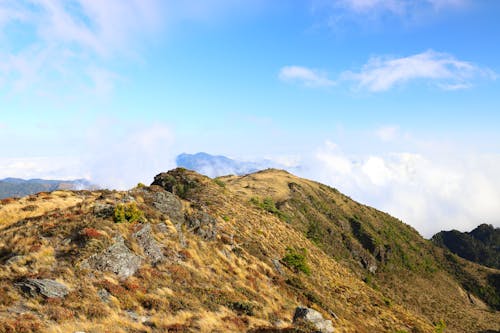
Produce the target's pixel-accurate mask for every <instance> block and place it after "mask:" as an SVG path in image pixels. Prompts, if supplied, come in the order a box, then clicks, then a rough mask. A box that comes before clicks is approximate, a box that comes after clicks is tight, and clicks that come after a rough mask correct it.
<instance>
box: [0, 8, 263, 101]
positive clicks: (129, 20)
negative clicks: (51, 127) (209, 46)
mask: <svg viewBox="0 0 500 333" xmlns="http://www.w3.org/2000/svg"><path fill="white" fill-rule="evenodd" d="M257 2H258V3H259V4H261V3H263V2H262V1H260V0H259V1H256V2H252V3H251V4H249V3H248V2H243V1H231V0H210V1H198V0H186V1H171V0H166V1H163V0H105V1H102V0H0V88H4V89H12V90H14V91H24V90H27V89H29V88H32V87H36V88H40V89H45V87H46V86H47V85H50V86H53V85H58V86H59V87H61V86H62V87H65V88H67V87H75V90H76V91H80V90H81V88H82V87H84V88H87V87H89V82H90V88H91V89H90V90H88V89H87V90H88V91H91V92H94V93H96V94H97V95H103V93H106V94H110V93H111V92H112V91H113V87H114V85H115V84H116V79H117V75H115V74H114V72H115V70H113V68H114V66H115V65H116V63H117V61H116V60H120V61H132V62H142V61H144V58H145V57H144V51H145V48H146V47H148V46H151V45H153V44H154V43H157V41H158V40H159V39H161V38H165V35H166V32H167V31H168V27H169V26H170V25H172V24H174V23H176V22H179V21H183V20H204V19H207V18H210V17H217V16H218V15H219V14H220V13H225V12H226V11H228V10H229V9H232V10H233V9H241V8H245V9H247V8H252V7H256V6H258V5H257V4H256V3H257ZM242 12H243V10H242ZM11 28H14V29H15V30H21V31H25V32H27V34H28V35H29V38H23V39H19V38H15V37H16V36H17V35H12V34H9V29H11ZM31 33H32V36H31V35H30V34H31ZM89 68H91V69H92V70H88V69H89ZM52 90H59V89H57V87H54V89H52Z"/></svg>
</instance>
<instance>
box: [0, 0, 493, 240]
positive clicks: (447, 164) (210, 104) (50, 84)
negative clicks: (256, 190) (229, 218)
mask: <svg viewBox="0 0 500 333" xmlns="http://www.w3.org/2000/svg"><path fill="white" fill-rule="evenodd" d="M499 15H500V3H498V2H497V1H486V0H485V1H472V0H421V1H410V0H387V1H381V0H304V1H292V0H288V1H287V0H279V1H263V0H257V1H243V0H242V1H230V0H206V1H196V0H187V1H182V2H178V1H160V0H142V1H139V0H109V1H95V0H72V1H63V0H26V1H14V0H1V1H0V140H1V142H3V144H2V145H1V146H0V177H7V176H19V177H46V178H55V177H57V178H75V177H86V178H89V179H91V180H93V181H95V182H97V183H99V184H103V185H105V186H110V187H117V188H127V187H130V186H133V185H134V184H135V183H137V182H138V181H142V182H149V181H151V179H152V177H153V176H154V174H155V173H157V172H160V171H163V170H166V169H169V168H172V167H173V166H174V158H175V156H176V155H177V154H179V153H181V152H197V151H207V152H209V153H214V154H223V155H227V156H231V157H235V158H238V159H244V160H245V159H246V160H260V159H264V158H267V159H273V160H276V161H279V162H280V163H282V164H283V165H284V167H286V166H288V167H291V168H292V167H297V166H300V167H301V168H300V170H301V171H300V172H299V173H300V175H301V176H306V177H309V178H313V179H316V180H319V181H323V182H326V183H328V184H330V185H333V186H336V187H338V188H339V189H341V190H342V191H344V192H346V193H347V194H349V195H351V196H353V197H354V198H355V199H357V200H360V201H362V202H365V203H368V204H371V205H374V206H376V207H378V208H380V209H383V210H386V211H389V212H390V213H392V214H394V215H397V216H399V217H401V218H403V219H405V221H408V222H409V223H411V224H412V225H414V226H416V227H417V228H418V229H419V230H420V231H421V232H423V233H424V234H428V233H430V232H431V231H434V229H435V228H436V226H435V224H436V223H435V222H433V221H440V222H439V223H440V224H439V226H442V227H443V228H451V227H457V228H459V229H467V228H470V227H471V226H474V225H476V224H478V223H481V222H488V223H493V224H496V225H499V223H500V208H498V207H497V206H500V205H498V204H497V203H498V202H499V200H500V190H498V188H500V171H497V169H500V168H498V167H499V166H500V165H499V163H500V144H499V143H500V131H499V130H498V128H499V125H500V94H499V92H500V80H499V79H498V75H499V73H500V21H499V20H498V17H499ZM294 170H298V169H297V168H295V169H294ZM465 206H466V207H465ZM464 207H465V208H464Z"/></svg>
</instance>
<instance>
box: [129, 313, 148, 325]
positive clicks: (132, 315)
mask: <svg viewBox="0 0 500 333" xmlns="http://www.w3.org/2000/svg"><path fill="white" fill-rule="evenodd" d="M125 313H126V314H127V315H128V316H129V317H130V318H131V319H132V320H134V321H137V322H139V323H141V324H143V323H145V322H146V321H148V320H149V317H145V316H140V315H138V314H137V313H136V312H134V311H132V310H125Z"/></svg>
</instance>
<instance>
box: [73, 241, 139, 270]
mask: <svg viewBox="0 0 500 333" xmlns="http://www.w3.org/2000/svg"><path fill="white" fill-rule="evenodd" d="M141 263H142V259H141V257H139V256H138V255H136V254H135V253H134V252H132V251H131V250H130V249H129V248H128V247H127V246H126V245H125V242H124V239H123V237H121V236H119V237H117V238H116V242H115V243H114V244H113V245H111V246H110V247H108V248H107V249H106V250H104V251H102V252H101V253H98V254H94V255H92V256H91V257H90V258H88V259H86V260H85V261H84V262H83V263H82V264H81V267H82V268H91V269H95V270H98V271H107V272H113V273H115V274H116V275H118V277H120V278H122V279H125V278H127V277H129V276H131V275H133V274H134V273H135V272H136V271H137V270H138V269H139V267H140V265H141Z"/></svg>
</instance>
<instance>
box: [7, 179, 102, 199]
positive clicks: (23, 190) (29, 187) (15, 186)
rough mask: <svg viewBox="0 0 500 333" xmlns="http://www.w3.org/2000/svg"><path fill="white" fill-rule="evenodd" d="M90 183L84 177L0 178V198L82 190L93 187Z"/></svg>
mask: <svg viewBox="0 0 500 333" xmlns="http://www.w3.org/2000/svg"><path fill="white" fill-rule="evenodd" d="M93 188H96V186H94V185H92V184H91V183H90V182H88V181H87V180H85V179H77V180H46V179H29V180H24V179H20V178H5V179H1V180H0V199H5V198H11V197H18V198H19V197H24V196H27V195H30V194H35V193H39V192H51V191H56V190H83V189H93Z"/></svg>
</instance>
